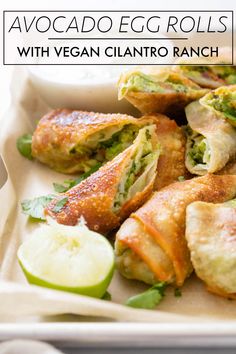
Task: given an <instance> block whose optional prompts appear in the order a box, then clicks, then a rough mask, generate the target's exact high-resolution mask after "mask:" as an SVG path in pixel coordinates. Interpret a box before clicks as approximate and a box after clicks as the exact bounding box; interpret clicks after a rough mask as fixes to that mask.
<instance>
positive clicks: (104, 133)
mask: <svg viewBox="0 0 236 354" xmlns="http://www.w3.org/2000/svg"><path fill="white" fill-rule="evenodd" d="M144 124H145V123H144V122H143V121H142V120H138V119H136V118H133V117H131V116H128V115H126V114H103V113H93V112H83V111H73V110H70V109H56V110H53V111H51V112H49V113H48V114H46V115H45V116H44V117H43V118H41V119H40V121H39V123H38V125H37V127H36V130H35V132H34V134H33V138H32V155H33V156H34V157H35V158H36V159H38V160H39V161H41V162H42V163H44V164H46V165H49V166H50V167H51V168H53V169H55V170H57V171H59V172H63V173H75V172H84V171H86V167H83V164H82V163H83V159H84V155H85V153H84V152H83V151H82V153H81V154H79V155H78V154H77V153H76V152H75V153H72V152H73V149H75V150H76V147H78V146H81V147H82V148H83V149H85V152H86V149H89V148H95V147H96V143H97V142H101V141H105V140H106V139H109V138H111V136H112V134H114V133H116V132H117V131H120V130H121V129H122V128H123V127H124V126H127V125H133V126H137V127H141V126H143V125H144ZM133 140H134V139H133ZM132 142H133V141H131V142H130V145H131V144H132ZM126 147H128V146H126ZM84 162H85V163H86V162H87V161H84ZM89 167H92V166H88V167H87V170H89Z"/></svg>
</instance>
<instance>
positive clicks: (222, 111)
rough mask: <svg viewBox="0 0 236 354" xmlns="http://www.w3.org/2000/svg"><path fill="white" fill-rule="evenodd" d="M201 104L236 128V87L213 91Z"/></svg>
mask: <svg viewBox="0 0 236 354" xmlns="http://www.w3.org/2000/svg"><path fill="white" fill-rule="evenodd" d="M200 103H201V104H202V105H203V106H205V107H206V108H208V109H211V110H212V111H213V112H214V114H217V115H218V116H219V117H220V118H222V119H225V120H227V121H228V122H229V123H230V124H232V125H233V126H234V127H236V85H232V86H223V87H220V88H218V89H216V90H214V91H211V92H209V93H208V94H206V95H205V96H204V97H202V99H201V100H200Z"/></svg>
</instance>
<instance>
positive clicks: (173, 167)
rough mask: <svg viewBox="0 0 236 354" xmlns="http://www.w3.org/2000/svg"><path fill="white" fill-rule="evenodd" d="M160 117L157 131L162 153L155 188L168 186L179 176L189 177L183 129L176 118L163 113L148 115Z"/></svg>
mask: <svg viewBox="0 0 236 354" xmlns="http://www.w3.org/2000/svg"><path fill="white" fill-rule="evenodd" d="M147 117H148V118H153V119H154V118H156V119H158V121H157V123H156V133H157V138H158V142H159V143H160V145H161V153H160V156H159V159H158V164H157V176H156V180H155V185H154V190H160V189H161V188H163V187H165V186H168V185H169V184H171V183H173V182H175V181H177V180H178V177H180V176H184V177H186V178H188V176H189V175H188V172H187V170H186V167H185V146H186V137H185V133H184V131H183V129H181V128H180V127H178V125H177V124H176V122H175V121H174V120H171V119H169V118H167V117H166V116H164V115H162V114H157V115H155V116H150V115H149V116H147Z"/></svg>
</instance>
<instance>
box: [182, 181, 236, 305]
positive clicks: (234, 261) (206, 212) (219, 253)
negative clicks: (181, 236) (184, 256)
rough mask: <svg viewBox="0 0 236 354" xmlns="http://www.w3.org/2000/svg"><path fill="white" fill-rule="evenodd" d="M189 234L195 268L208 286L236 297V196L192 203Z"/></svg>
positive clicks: (221, 294) (187, 229) (189, 211)
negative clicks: (225, 199) (211, 201)
mask: <svg viewBox="0 0 236 354" xmlns="http://www.w3.org/2000/svg"><path fill="white" fill-rule="evenodd" d="M235 178H236V176H235ZM186 238H187V241H188V247H189V249H190V252H191V260H192V263H193V267H194V270H195V272H196V274H197V275H198V277H199V278H200V279H202V280H203V281H204V282H205V284H206V285H207V288H208V290H209V291H211V292H213V293H216V294H218V295H220V296H223V297H228V298H233V299H236V199H234V200H231V201H229V202H226V203H223V204H211V203H206V202H195V203H192V204H190V205H189V206H188V208H187V216H186Z"/></svg>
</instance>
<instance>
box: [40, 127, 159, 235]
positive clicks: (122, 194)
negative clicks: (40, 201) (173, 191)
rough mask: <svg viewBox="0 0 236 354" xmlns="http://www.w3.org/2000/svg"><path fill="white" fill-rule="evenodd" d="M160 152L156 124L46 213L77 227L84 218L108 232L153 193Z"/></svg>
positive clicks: (62, 196) (63, 195) (94, 228)
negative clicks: (58, 208) (57, 208)
mask: <svg viewBox="0 0 236 354" xmlns="http://www.w3.org/2000/svg"><path fill="white" fill-rule="evenodd" d="M159 153H160V146H159V144H158V142H157V136H156V133H155V125H149V126H146V127H144V128H142V129H140V130H139V133H138V136H137V137H136V139H135V141H134V143H133V144H132V145H131V146H130V147H128V148H127V149H126V150H124V151H123V152H122V153H120V154H119V155H117V156H116V157H115V158H114V159H113V160H112V161H109V162H108V163H106V164H105V165H104V166H102V167H101V168H100V169H99V170H98V171H96V172H95V173H93V174H92V175H91V176H89V177H88V178H87V179H86V180H84V181H82V182H81V183H80V184H78V185H77V186H75V187H73V188H72V189H70V190H69V191H68V192H66V193H64V194H61V195H60V196H58V197H57V198H55V199H54V200H53V201H52V202H51V203H50V204H49V205H48V206H47V208H46V210H45V212H46V214H47V215H49V216H51V217H53V218H54V219H56V221H57V222H58V223H60V224H65V225H76V224H77V222H78V220H79V218H80V217H81V216H83V217H84V219H85V221H86V223H87V225H88V227H89V228H90V229H92V230H95V231H98V232H100V233H103V234H106V233H108V232H109V231H111V230H112V229H114V228H116V227H118V226H119V225H120V223H121V222H122V220H124V219H125V218H126V217H128V216H129V215H130V213H131V212H132V211H134V210H136V209H137V208H138V207H139V206H140V205H142V204H143V203H144V202H145V201H146V200H147V198H148V197H149V196H150V194H151V193H152V190H153V186H154V182H155V178H156V169H157V162H158V157H159ZM63 198H67V199H66V203H65V205H64V206H63V207H62V208H61V209H60V210H59V211H58V210H56V209H55V206H56V205H57V203H58V201H59V200H60V199H63Z"/></svg>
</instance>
